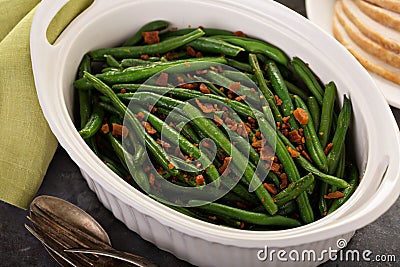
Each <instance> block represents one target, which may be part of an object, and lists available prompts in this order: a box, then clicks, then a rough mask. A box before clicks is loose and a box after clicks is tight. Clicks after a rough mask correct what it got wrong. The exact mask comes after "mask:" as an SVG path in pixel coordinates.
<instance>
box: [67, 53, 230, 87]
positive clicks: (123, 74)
mask: <svg viewBox="0 0 400 267" xmlns="http://www.w3.org/2000/svg"><path fill="white" fill-rule="evenodd" d="M191 63H197V64H191ZM210 63H221V64H224V63H226V60H225V59H224V58H223V57H203V58H191V59H182V60H176V61H169V62H162V63H158V64H151V65H147V66H141V67H136V68H133V69H126V70H125V71H120V72H112V73H102V74H97V75H96V78H98V79H100V80H101V81H103V82H105V83H108V84H117V83H126V82H135V81H139V80H143V79H146V78H149V77H151V76H153V75H155V74H157V73H159V72H161V71H163V70H165V69H167V68H169V67H174V71H175V72H187V71H191V70H198V69H202V68H207V67H209V66H210ZM74 86H75V88H77V89H92V88H93V86H92V84H90V83H89V82H88V80H87V79H86V78H82V79H79V80H76V81H75V82H74Z"/></svg>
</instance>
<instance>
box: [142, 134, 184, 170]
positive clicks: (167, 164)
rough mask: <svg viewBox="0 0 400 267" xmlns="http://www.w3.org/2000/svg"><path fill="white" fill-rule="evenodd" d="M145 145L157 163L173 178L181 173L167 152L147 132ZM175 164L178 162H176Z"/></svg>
mask: <svg viewBox="0 0 400 267" xmlns="http://www.w3.org/2000/svg"><path fill="white" fill-rule="evenodd" d="M144 137H145V139H144V140H145V143H146V147H147V149H148V150H149V151H150V153H151V155H153V158H154V159H155V161H156V162H157V163H158V164H159V165H160V166H161V167H162V168H163V169H164V170H165V171H166V172H167V173H168V174H169V175H171V176H176V175H178V174H179V171H178V170H177V169H176V167H175V164H171V163H172V160H170V159H169V158H170V156H169V155H168V154H167V153H166V152H165V150H164V149H163V148H162V147H161V146H160V145H159V144H158V143H157V142H156V141H155V140H154V139H153V138H152V137H151V136H150V134H148V133H147V132H145V136H144ZM174 162H176V161H175V160H174Z"/></svg>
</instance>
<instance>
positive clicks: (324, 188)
mask: <svg viewBox="0 0 400 267" xmlns="http://www.w3.org/2000/svg"><path fill="white" fill-rule="evenodd" d="M328 188H329V186H328V184H327V183H326V182H322V183H321V185H320V189H319V200H318V209H319V212H320V214H321V216H322V217H324V216H326V214H327V212H328V204H327V203H326V199H325V195H326V194H328Z"/></svg>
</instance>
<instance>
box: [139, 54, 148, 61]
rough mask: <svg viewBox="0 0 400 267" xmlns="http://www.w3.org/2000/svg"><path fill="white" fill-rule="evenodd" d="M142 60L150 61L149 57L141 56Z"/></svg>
mask: <svg viewBox="0 0 400 267" xmlns="http://www.w3.org/2000/svg"><path fill="white" fill-rule="evenodd" d="M140 59H143V60H148V59H149V55H141V56H140Z"/></svg>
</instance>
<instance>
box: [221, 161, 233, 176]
mask: <svg viewBox="0 0 400 267" xmlns="http://www.w3.org/2000/svg"><path fill="white" fill-rule="evenodd" d="M231 160H232V157H225V158H224V162H223V163H222V165H221V166H220V167H219V168H218V172H219V173H220V174H222V175H223V176H224V177H226V176H227V175H228V174H229V173H230V170H229V169H227V168H228V165H229V163H230V162H231Z"/></svg>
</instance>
